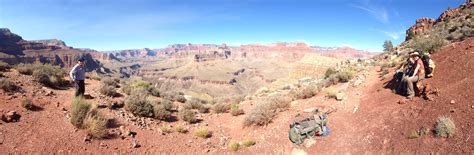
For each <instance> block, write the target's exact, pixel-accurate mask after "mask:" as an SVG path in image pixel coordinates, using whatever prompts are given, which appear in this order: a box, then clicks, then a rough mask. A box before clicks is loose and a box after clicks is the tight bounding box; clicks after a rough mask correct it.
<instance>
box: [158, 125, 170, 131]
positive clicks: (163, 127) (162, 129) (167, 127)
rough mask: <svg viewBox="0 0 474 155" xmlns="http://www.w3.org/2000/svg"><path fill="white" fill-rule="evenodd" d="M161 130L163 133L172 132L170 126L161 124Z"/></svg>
mask: <svg viewBox="0 0 474 155" xmlns="http://www.w3.org/2000/svg"><path fill="white" fill-rule="evenodd" d="M160 129H161V131H162V132H164V133H172V132H173V129H172V128H171V127H170V126H167V125H163V126H161V127H160Z"/></svg>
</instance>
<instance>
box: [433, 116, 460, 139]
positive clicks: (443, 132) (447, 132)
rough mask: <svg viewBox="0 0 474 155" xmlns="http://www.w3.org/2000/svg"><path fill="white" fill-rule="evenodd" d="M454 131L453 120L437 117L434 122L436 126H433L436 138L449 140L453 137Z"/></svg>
mask: <svg viewBox="0 0 474 155" xmlns="http://www.w3.org/2000/svg"><path fill="white" fill-rule="evenodd" d="M455 131H456V125H455V124H454V122H453V120H451V118H449V117H446V116H442V117H439V118H438V120H437V121H436V125H435V132H436V136H438V137H444V138H449V137H452V136H453V135H454V133H455Z"/></svg>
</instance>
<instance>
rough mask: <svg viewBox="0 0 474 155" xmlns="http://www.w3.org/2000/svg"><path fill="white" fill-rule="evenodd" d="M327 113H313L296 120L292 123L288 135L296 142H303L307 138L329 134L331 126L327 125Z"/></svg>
mask: <svg viewBox="0 0 474 155" xmlns="http://www.w3.org/2000/svg"><path fill="white" fill-rule="evenodd" d="M327 120H328V115H327V114H322V115H313V116H311V117H308V118H304V119H302V120H295V121H294V122H293V123H291V124H290V131H289V132H288V136H289V138H290V141H291V142H293V143H294V144H301V143H303V141H304V140H305V139H306V138H313V137H315V136H326V135H329V128H328V127H327V126H326V125H327Z"/></svg>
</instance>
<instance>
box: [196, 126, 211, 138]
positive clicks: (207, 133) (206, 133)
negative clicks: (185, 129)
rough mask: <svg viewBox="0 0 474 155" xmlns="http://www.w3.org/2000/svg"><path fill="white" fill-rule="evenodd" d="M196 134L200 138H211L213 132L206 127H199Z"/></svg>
mask: <svg viewBox="0 0 474 155" xmlns="http://www.w3.org/2000/svg"><path fill="white" fill-rule="evenodd" d="M194 135H195V136H197V137H200V138H210V137H211V136H212V133H211V132H210V131H209V130H207V129H206V128H199V129H197V130H196V131H195V132H194Z"/></svg>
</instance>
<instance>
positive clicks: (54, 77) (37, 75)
mask: <svg viewBox="0 0 474 155" xmlns="http://www.w3.org/2000/svg"><path fill="white" fill-rule="evenodd" d="M35 65H37V66H34V67H33V69H34V70H33V73H32V75H33V78H34V79H35V80H36V81H38V82H39V83H42V84H44V85H46V86H49V87H58V86H62V85H63V84H64V83H65V81H64V79H63V76H64V75H65V72H64V71H63V70H62V69H61V68H60V67H59V66H53V65H50V64H35Z"/></svg>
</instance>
